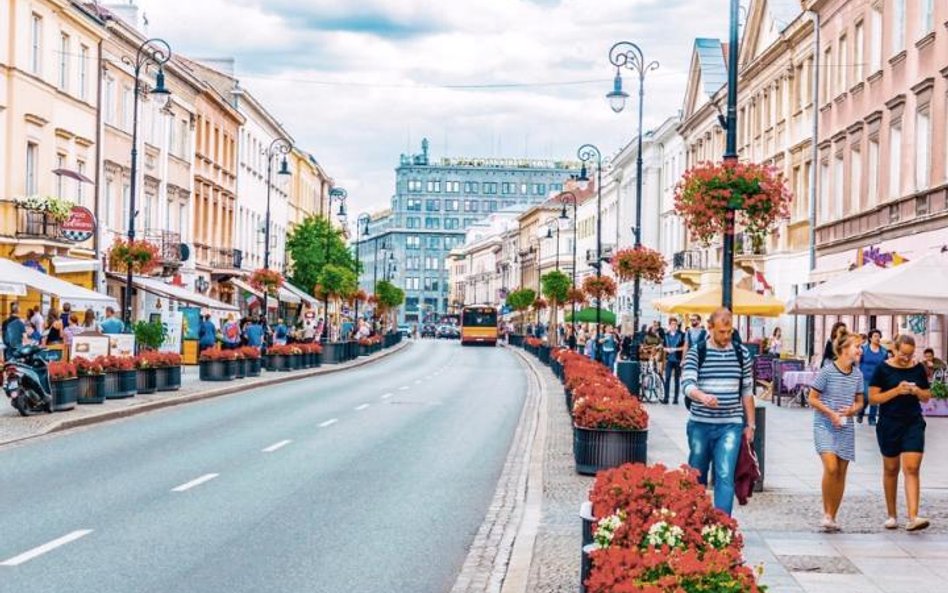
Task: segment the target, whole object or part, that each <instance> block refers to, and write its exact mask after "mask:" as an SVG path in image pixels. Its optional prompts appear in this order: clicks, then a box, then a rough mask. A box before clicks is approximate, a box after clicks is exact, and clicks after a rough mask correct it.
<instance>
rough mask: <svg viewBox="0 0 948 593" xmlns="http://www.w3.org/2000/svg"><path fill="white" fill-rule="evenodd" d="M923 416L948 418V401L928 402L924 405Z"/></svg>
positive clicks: (933, 400) (933, 399)
mask: <svg viewBox="0 0 948 593" xmlns="http://www.w3.org/2000/svg"><path fill="white" fill-rule="evenodd" d="M922 414H924V415H925V416H948V399H935V398H932V399H930V400H928V402H927V403H924V404H922Z"/></svg>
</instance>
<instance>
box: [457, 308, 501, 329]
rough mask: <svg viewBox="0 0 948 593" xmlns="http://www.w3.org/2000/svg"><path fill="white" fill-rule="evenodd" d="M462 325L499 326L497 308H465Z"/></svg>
mask: <svg viewBox="0 0 948 593" xmlns="http://www.w3.org/2000/svg"><path fill="white" fill-rule="evenodd" d="M461 325H463V326H464V327H497V310H496V309H491V308H488V307H482V308H481V307H472V308H470V309H465V310H464V317H463V319H462V321H461Z"/></svg>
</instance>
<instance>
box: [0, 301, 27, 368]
mask: <svg viewBox="0 0 948 593" xmlns="http://www.w3.org/2000/svg"><path fill="white" fill-rule="evenodd" d="M2 333H3V359H4V360H10V359H11V358H13V353H14V352H16V351H17V349H18V348H20V347H21V346H23V338H24V336H26V324H25V323H23V320H22V319H20V304H19V303H11V304H10V315H9V316H8V317H7V318H6V319H4V320H3V327H2Z"/></svg>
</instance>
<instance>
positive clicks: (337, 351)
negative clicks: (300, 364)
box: [323, 342, 346, 364]
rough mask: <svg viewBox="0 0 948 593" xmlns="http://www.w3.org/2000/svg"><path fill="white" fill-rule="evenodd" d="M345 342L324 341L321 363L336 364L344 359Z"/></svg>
mask: <svg viewBox="0 0 948 593" xmlns="http://www.w3.org/2000/svg"><path fill="white" fill-rule="evenodd" d="M345 356H346V344H345V342H326V343H325V344H323V363H324V364H338V363H340V362H344V361H345Z"/></svg>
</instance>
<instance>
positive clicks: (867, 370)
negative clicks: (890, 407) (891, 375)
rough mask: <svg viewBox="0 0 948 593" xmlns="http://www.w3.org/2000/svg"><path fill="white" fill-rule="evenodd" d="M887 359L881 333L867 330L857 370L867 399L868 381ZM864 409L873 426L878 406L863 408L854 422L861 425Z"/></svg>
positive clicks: (887, 354) (887, 355) (864, 414)
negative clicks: (866, 339) (860, 375)
mask: <svg viewBox="0 0 948 593" xmlns="http://www.w3.org/2000/svg"><path fill="white" fill-rule="evenodd" d="M888 357H889V351H888V350H887V349H886V347H885V346H883V345H882V332H881V331H879V330H877V329H875V328H873V329H871V330H869V343H868V344H866V345H865V346H863V347H862V357H861V358H860V359H859V370H860V372H862V379H863V382H864V383H865V384H866V385H865V389H864V390H863V393H865V394H866V397H867V398H868V397H869V381H871V380H872V375H874V374H875V372H876V369H877V368H879V365H880V364H882V363H883V362H885V361H886V359H887V358H888ZM866 407H868V408H869V426H875V424H876V418H877V417H878V415H879V406H872V405H869V406H864V407H863V409H862V410H860V411H859V416H858V417H857V418H856V420H857V421H858V422H859V423H860V424H862V421H863V418H865V416H866Z"/></svg>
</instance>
